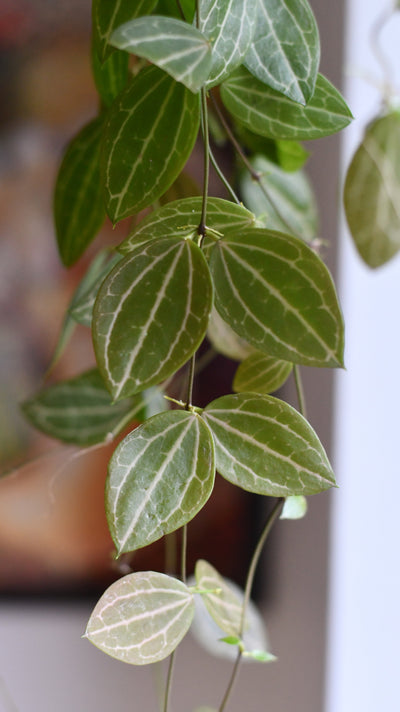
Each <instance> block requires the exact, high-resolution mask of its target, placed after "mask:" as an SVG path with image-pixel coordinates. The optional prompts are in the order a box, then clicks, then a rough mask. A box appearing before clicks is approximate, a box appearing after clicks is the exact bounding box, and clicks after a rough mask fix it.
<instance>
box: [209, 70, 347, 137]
mask: <svg viewBox="0 0 400 712" xmlns="http://www.w3.org/2000/svg"><path fill="white" fill-rule="evenodd" d="M221 99H222V101H223V103H224V104H225V106H226V108H227V109H228V111H229V112H230V113H231V114H232V116H233V117H234V118H235V119H236V120H237V121H239V122H240V123H242V124H244V126H245V127H246V128H248V129H250V131H254V133H256V134H259V135H260V136H267V137H269V138H277V139H294V140H296V141H302V140H307V139H315V138H321V137H322V136H329V135H330V134H334V133H336V132H337V131H340V130H341V129H343V128H345V126H347V125H348V124H349V123H350V121H351V119H352V115H351V113H350V110H349V108H348V106H347V105H346V103H345V101H344V99H343V97H342V96H341V95H340V93H339V92H338V91H337V89H335V87H334V86H332V84H331V83H330V82H329V81H328V80H327V79H325V77H323V76H322V75H321V74H319V75H318V77H317V82H316V85H315V91H314V94H313V96H312V98H311V99H310V101H309V102H308V104H307V106H302V105H301V104H298V103H296V102H294V101H292V100H291V99H288V98H287V97H285V96H283V95H282V94H280V93H279V92H277V91H275V90H274V89H270V88H269V87H267V86H266V85H265V84H263V83H262V82H260V80H259V79H257V78H256V77H253V75H252V74H250V72H249V71H248V70H247V69H246V68H245V67H239V69H237V70H236V71H235V72H234V73H233V74H232V75H231V76H230V77H229V79H228V80H227V81H225V82H224V84H223V85H222V86H221Z"/></svg>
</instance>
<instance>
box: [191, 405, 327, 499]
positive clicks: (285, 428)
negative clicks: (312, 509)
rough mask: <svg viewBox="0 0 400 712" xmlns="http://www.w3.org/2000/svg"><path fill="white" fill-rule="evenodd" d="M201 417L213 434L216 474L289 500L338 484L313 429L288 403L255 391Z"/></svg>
mask: <svg viewBox="0 0 400 712" xmlns="http://www.w3.org/2000/svg"><path fill="white" fill-rule="evenodd" d="M203 417H204V419H205V421H206V423H207V424H208V426H209V428H210V430H211V432H212V434H213V436H214V441H215V458H216V466H217V470H218V472H219V473H220V474H221V475H222V476H223V477H225V479H227V480H229V481H230V482H232V483H233V484H235V485H238V487H242V488H243V489H245V490H248V491H249V492H255V493H256V494H264V495H271V496H274V497H287V496H290V495H296V494H303V495H311V494H317V493H318V492H323V491H324V490H326V489H328V488H329V487H332V486H333V485H334V484H335V478H334V475H333V472H332V469H331V466H330V464H329V462H328V459H327V457H326V453H325V451H324V449H323V447H322V445H321V443H320V441H319V439H318V437H317V435H316V434H315V432H314V430H313V429H312V427H311V425H310V424H309V423H308V422H307V421H306V420H305V418H303V417H302V416H301V415H300V414H299V413H298V412H297V411H296V410H295V409H294V408H292V407H291V406H289V405H288V404H287V403H285V402H284V401H281V400H278V399H277V398H273V397H272V396H262V395H258V394H255V393H240V394H238V395H229V396H223V397H222V398H218V399H217V400H215V401H213V402H212V403H210V405H208V406H207V408H206V409H205V410H204V411H203Z"/></svg>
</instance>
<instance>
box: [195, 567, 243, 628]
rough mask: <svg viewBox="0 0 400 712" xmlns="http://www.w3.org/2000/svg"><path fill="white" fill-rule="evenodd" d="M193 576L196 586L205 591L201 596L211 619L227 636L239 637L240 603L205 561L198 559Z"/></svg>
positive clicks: (241, 606) (216, 572)
mask: <svg viewBox="0 0 400 712" xmlns="http://www.w3.org/2000/svg"><path fill="white" fill-rule="evenodd" d="M195 576H196V583H197V586H198V587H199V588H200V589H204V590H205V591H206V593H202V594H201V596H202V598H203V601H204V603H205V605H206V608H207V610H208V612H209V614H210V616H211V618H213V619H214V621H215V622H216V624H217V625H218V626H219V627H220V628H221V630H222V631H224V633H226V634H227V635H237V636H240V634H241V632H240V628H241V622H242V610H243V604H242V601H241V600H240V599H239V598H238V597H237V596H236V595H235V593H234V592H233V591H232V590H231V588H230V587H229V585H228V584H227V582H226V581H225V579H224V578H223V577H222V576H220V574H219V573H218V571H217V570H216V569H215V568H214V567H213V566H211V564H209V563H208V562H207V561H204V560H202V559H200V560H199V561H198V562H197V563H196V569H195ZM245 627H247V626H245Z"/></svg>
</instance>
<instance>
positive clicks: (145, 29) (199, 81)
mask: <svg viewBox="0 0 400 712" xmlns="http://www.w3.org/2000/svg"><path fill="white" fill-rule="evenodd" d="M111 44H112V45H114V47H118V48H119V49H123V50H125V51H127V52H130V53H131V54H135V55H137V56H138V57H143V58H144V59H147V60H149V62H151V63H152V64H155V65H157V67H160V69H163V70H164V71H165V72H167V73H168V74H170V75H171V77H173V78H174V79H175V80H176V81H177V82H182V84H184V85H185V86H186V87H187V88H188V89H190V90H191V91H192V92H197V91H198V90H199V89H200V88H201V87H202V86H203V85H204V84H205V82H206V80H207V79H208V75H209V73H210V69H211V46H210V43H209V42H208V41H207V40H206V38H205V37H204V35H202V33H201V32H199V30H197V29H196V28H195V27H192V26H191V25H188V24H187V23H186V22H182V20H176V19H174V18H172V17H162V16H159V15H154V16H152V17H139V18H138V19H137V20H131V21H130V22H126V23H125V24H124V25H121V27H118V29H117V30H115V31H114V32H113V34H112V36H111Z"/></svg>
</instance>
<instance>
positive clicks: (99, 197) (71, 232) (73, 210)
mask: <svg viewBox="0 0 400 712" xmlns="http://www.w3.org/2000/svg"><path fill="white" fill-rule="evenodd" d="M102 130H103V119H102V118H101V117H100V118H98V119H94V120H93V121H91V122H90V123H89V124H87V125H86V126H85V127H84V128H83V129H82V130H81V131H80V132H79V133H78V134H77V135H76V136H75V137H74V138H73V139H72V141H71V142H70V143H69V145H68V147H67V150H66V152H65V154H64V158H63V160H62V163H61V166H60V169H59V172H58V176H57V180H56V185H55V192H54V222H55V228H56V236H57V244H58V249H59V253H60V257H61V259H62V261H63V263H64V265H65V266H66V267H70V266H71V265H72V264H74V262H76V261H77V260H78V259H79V257H81V255H82V254H83V252H84V251H85V250H86V248H87V246H88V245H89V244H90V242H92V240H93V239H94V238H95V237H96V235H97V232H98V231H99V229H100V228H101V226H102V224H103V222H104V219H105V208H104V202H103V190H102V185H101V180H100V167H99V164H100V140H101V135H102Z"/></svg>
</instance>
